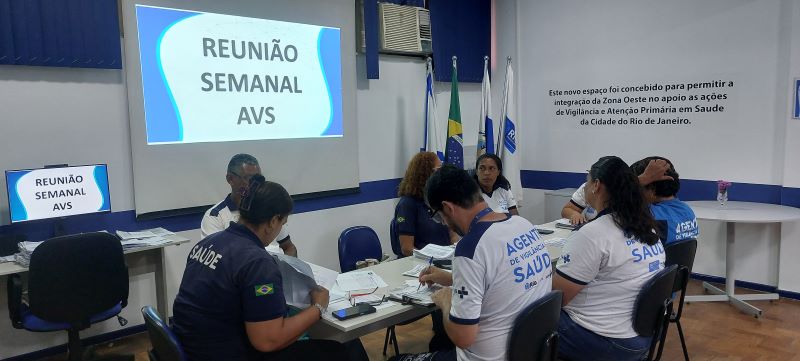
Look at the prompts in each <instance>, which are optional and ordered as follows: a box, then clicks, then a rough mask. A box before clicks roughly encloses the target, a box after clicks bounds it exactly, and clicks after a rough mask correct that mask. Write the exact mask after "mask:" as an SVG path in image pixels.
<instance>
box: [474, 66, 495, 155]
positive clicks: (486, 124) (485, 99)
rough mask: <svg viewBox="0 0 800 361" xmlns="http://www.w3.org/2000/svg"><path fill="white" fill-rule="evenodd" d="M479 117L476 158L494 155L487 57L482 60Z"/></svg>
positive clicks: (490, 87) (490, 89)
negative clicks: (486, 154)
mask: <svg viewBox="0 0 800 361" xmlns="http://www.w3.org/2000/svg"><path fill="white" fill-rule="evenodd" d="M481 100H482V101H481V115H480V117H479V118H478V154H477V155H478V156H479V157H480V156H481V155H483V154H485V153H489V154H494V152H495V147H494V122H493V121H492V85H491V83H490V79H489V57H488V56H487V57H486V58H485V59H484V60H483V83H482V84H481Z"/></svg>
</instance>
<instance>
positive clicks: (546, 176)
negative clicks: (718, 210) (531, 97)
mask: <svg viewBox="0 0 800 361" xmlns="http://www.w3.org/2000/svg"><path fill="white" fill-rule="evenodd" d="M585 180H586V173H571V172H551V171H538V170H523V171H522V174H521V182H522V187H523V188H534V189H550V190H553V189H561V188H578V187H579V186H580V185H581V183H583V182H584V181H585ZM678 197H679V198H680V199H682V200H684V201H698V200H715V199H717V181H709V180H697V179H681V190H680V192H678ZM728 200H731V201H743V202H760V203H770V204H783V205H788V206H793V207H800V188H788V187H781V186H779V185H773V184H756V183H737V182H734V183H733V186H732V187H731V188H730V190H729V191H728Z"/></svg>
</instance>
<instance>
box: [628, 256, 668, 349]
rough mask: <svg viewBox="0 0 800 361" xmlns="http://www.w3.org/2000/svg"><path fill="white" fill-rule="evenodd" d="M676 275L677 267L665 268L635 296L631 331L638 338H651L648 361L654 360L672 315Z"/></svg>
mask: <svg viewBox="0 0 800 361" xmlns="http://www.w3.org/2000/svg"><path fill="white" fill-rule="evenodd" d="M677 273H678V266H674V265H673V266H667V268H665V269H663V270H661V271H659V272H658V273H657V274H655V275H654V276H653V278H651V279H650V280H649V281H647V282H646V283H645V284H644V286H642V289H641V291H639V295H638V296H636V302H635V303H634V309H633V329H634V330H635V331H636V333H637V334H639V336H643V337H651V341H650V349H649V350H648V353H647V359H646V360H648V361H650V360H654V358H653V356H654V355H655V351H656V346H658V344H661V343H662V341H661V335H662V333H664V332H666V329H667V326H668V325H669V315H670V314H671V313H672V286H673V285H674V284H675V275H676V274H677Z"/></svg>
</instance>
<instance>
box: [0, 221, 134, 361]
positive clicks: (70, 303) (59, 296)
mask: <svg viewBox="0 0 800 361" xmlns="http://www.w3.org/2000/svg"><path fill="white" fill-rule="evenodd" d="M127 304H128V267H127V266H126V265H125V258H124V256H123V253H122V245H121V244H120V241H119V239H118V238H117V237H116V236H113V235H111V234H109V233H105V232H92V233H83V234H76V235H69V236H62V237H56V238H51V239H49V240H46V241H44V242H42V244H40V245H39V246H38V247H36V250H34V251H33V253H32V254H31V260H30V267H29V272H28V302H27V304H25V303H23V302H22V282H21V279H20V276H19V275H12V276H9V279H8V311H9V317H10V318H11V324H12V326H13V327H14V328H19V329H26V330H28V331H34V332H48V331H64V330H66V331H67V335H68V344H67V347H68V350H69V360H70V361H78V360H81V358H82V357H83V347H82V345H81V340H80V335H79V331H81V330H84V329H87V328H89V326H90V325H91V324H93V323H97V322H100V321H103V320H107V319H109V318H111V317H114V316H117V315H118V314H119V313H120V311H121V310H122V309H123V308H124V307H125V306H127ZM117 319H118V320H119V322H120V325H122V326H124V325H125V324H126V323H127V321H125V319H123V318H121V317H119V316H117Z"/></svg>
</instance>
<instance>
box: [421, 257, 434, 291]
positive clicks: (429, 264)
mask: <svg viewBox="0 0 800 361" xmlns="http://www.w3.org/2000/svg"><path fill="white" fill-rule="evenodd" d="M432 264H433V256H431V259H429V260H428V268H430V267H431V265H432ZM420 287H422V282H420V283H419V286H417V292H419V288H420Z"/></svg>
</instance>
